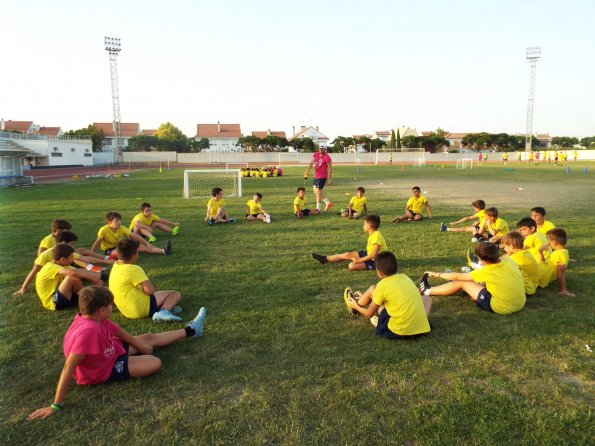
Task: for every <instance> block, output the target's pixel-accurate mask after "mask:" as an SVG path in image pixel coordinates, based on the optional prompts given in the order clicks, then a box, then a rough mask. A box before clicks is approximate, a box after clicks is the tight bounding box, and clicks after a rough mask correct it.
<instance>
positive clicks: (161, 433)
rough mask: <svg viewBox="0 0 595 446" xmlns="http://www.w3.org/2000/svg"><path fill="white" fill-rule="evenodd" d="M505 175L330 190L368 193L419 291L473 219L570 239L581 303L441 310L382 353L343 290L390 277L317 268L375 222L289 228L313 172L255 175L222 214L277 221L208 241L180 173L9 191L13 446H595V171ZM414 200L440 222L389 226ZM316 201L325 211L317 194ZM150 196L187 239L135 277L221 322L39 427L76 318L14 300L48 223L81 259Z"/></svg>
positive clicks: (345, 178) (2, 425) (4, 395)
mask: <svg viewBox="0 0 595 446" xmlns="http://www.w3.org/2000/svg"><path fill="white" fill-rule="evenodd" d="M511 167H512V169H513V170H507V171H505V170H503V169H502V167H501V166H490V167H481V168H475V169H473V170H464V171H462V170H456V169H455V168H454V167H453V166H448V167H445V168H444V169H441V168H437V167H434V166H428V167H425V168H412V167H406V168H405V170H404V171H401V168H400V166H393V167H388V166H384V167H373V166H363V167H362V169H361V172H357V170H356V168H354V167H347V166H339V167H336V169H335V181H334V184H333V186H331V187H328V188H327V189H325V190H326V191H327V192H328V194H329V195H330V197H331V198H332V199H333V201H334V202H335V203H336V208H340V207H344V206H345V204H343V203H347V201H348V199H349V197H350V196H351V195H352V194H353V193H354V192H355V189H356V187H357V186H359V185H363V186H365V187H366V190H367V193H366V195H367V196H368V200H369V203H370V205H369V208H370V211H372V212H374V213H378V214H380V215H381V216H382V218H383V224H382V226H381V228H380V229H381V231H382V233H383V234H384V236H385V238H386V240H387V243H388V246H389V249H391V250H393V252H395V254H396V255H397V258H398V259H399V264H400V269H401V271H402V272H404V273H405V274H407V275H409V276H410V277H411V278H413V279H414V280H417V278H418V277H419V275H420V274H421V273H422V272H423V271H424V270H427V269H433V270H444V269H446V268H451V269H453V270H458V269H459V268H460V267H461V266H463V265H464V252H465V251H466V249H467V248H468V247H469V246H470V243H469V238H470V237H469V235H468V234H455V233H448V234H444V233H441V232H439V231H438V225H439V223H440V221H453V220H456V219H458V218H460V217H462V216H464V215H470V214H471V213H472V209H471V207H470V206H469V203H470V202H471V201H472V200H474V199H477V198H483V199H485V200H486V201H487V203H488V206H496V207H498V208H499V209H500V212H501V215H502V216H503V218H504V219H505V220H507V221H508V222H509V223H510V224H511V226H514V223H515V222H516V221H518V220H519V219H520V218H521V217H525V216H527V215H528V214H529V209H530V208H531V207H533V206H537V205H541V206H544V207H545V208H546V209H547V211H548V218H550V219H551V220H552V221H554V222H555V223H556V224H557V225H558V226H560V227H563V228H565V229H566V230H567V232H568V233H569V238H570V241H569V245H568V248H569V251H570V254H571V257H572V258H574V259H576V260H577V261H576V262H575V263H572V264H571V266H570V268H569V271H568V272H567V283H568V288H569V289H570V290H571V291H572V292H574V293H576V298H574V299H566V298H562V297H559V296H558V293H557V284H554V285H552V286H551V287H550V288H548V289H546V290H541V291H539V295H538V296H537V297H535V298H532V299H530V300H529V301H528V302H527V306H526V308H525V309H524V310H523V311H522V312H520V313H517V314H514V315H510V316H498V315H494V314H488V313H486V312H482V311H480V310H479V309H477V308H476V307H475V306H474V305H472V304H471V303H470V302H469V301H467V300H465V299H464V298H462V297H460V296H454V297H441V298H435V299H434V306H433V311H432V314H431V316H430V320H431V322H432V324H433V325H434V327H435V329H434V331H433V332H432V334H431V335H430V336H428V337H426V338H423V339H419V340H415V341H408V342H400V341H388V340H386V339H382V338H379V337H377V336H375V335H374V333H373V327H372V326H371V325H370V324H369V322H367V321H366V320H363V319H361V318H359V319H353V318H351V317H350V316H348V315H347V312H346V310H345V306H344V304H343V300H342V291H343V289H344V287H346V286H351V287H353V288H354V289H365V288H366V287H367V286H369V285H370V284H372V283H375V282H376V281H377V278H376V275H375V273H373V272H360V273H350V272H348V271H347V268H346V266H347V265H346V264H333V265H326V266H321V265H319V264H318V263H317V262H315V261H314V260H312V259H311V258H310V253H311V252H312V251H318V252H321V253H323V254H332V253H335V252H342V251H346V250H352V249H363V248H364V247H365V243H366V235H365V234H364V233H363V231H362V222H361V221H359V222H354V221H347V220H345V219H341V218H340V217H338V216H336V215H335V213H334V211H335V208H333V212H332V213H330V214H324V215H320V216H317V217H312V218H308V219H306V220H303V221H299V220H296V219H294V218H293V216H292V214H291V202H292V201H293V198H294V196H295V188H296V187H297V186H301V185H302V184H303V177H302V175H303V170H304V169H303V168H285V169H284V172H285V173H286V176H284V177H281V178H269V179H260V178H253V179H245V180H244V183H243V187H244V191H245V194H244V195H245V196H244V198H243V199H237V198H231V199H228V200H227V208H228V209H229V211H230V213H231V214H232V215H233V216H237V217H242V216H243V215H244V211H245V209H244V203H245V202H246V201H247V199H248V198H249V197H251V195H252V194H253V193H254V192H257V191H260V192H262V193H263V195H264V199H263V205H264V207H265V209H267V210H268V211H269V212H270V213H271V214H272V216H273V223H272V224H270V225H267V224H263V223H261V222H252V223H247V222H245V221H240V222H239V223H238V224H236V225H222V226H217V227H212V228H211V227H208V226H207V225H205V224H204V223H203V222H202V218H203V215H204V209H205V208H204V206H205V204H206V199H205V200H184V199H182V198H181V193H182V171H181V170H172V171H166V172H164V173H162V174H159V173H157V172H155V171H151V172H143V173H133V174H132V176H131V177H130V178H126V179H124V178H123V179H114V180H93V181H92V180H86V181H79V182H73V183H66V184H52V185H47V186H35V187H28V188H11V189H1V190H0V211H1V215H2V219H1V221H0V250H1V253H2V258H3V259H4V262H2V266H1V270H0V277H1V279H2V280H1V281H0V283H1V285H0V296H1V299H0V339H2V342H1V343H0V377H1V378H2V383H3V389H2V392H0V408H1V409H2V410H1V415H0V441H1V442H2V444H48V443H49V444H114V443H116V444H119V443H125V444H135V445H136V444H138V445H146V444H180V443H182V442H183V443H188V444H234V445H235V444H283V445H298V444H364V443H368V444H407V445H443V444H458V445H459V444H497V445H501V444H539V445H549V444H551V445H559V444H568V445H580V444H588V443H591V442H592V439H593V438H594V437H595V435H594V434H595V432H594V429H593V420H592V409H593V402H594V401H593V356H592V353H589V352H588V351H587V349H586V347H585V344H588V345H591V346H593V344H594V336H593V326H594V324H593V310H592V305H593V291H592V290H593V287H594V285H595V281H594V280H593V275H594V273H595V254H594V253H593V245H594V244H595V243H594V242H595V236H594V235H593V228H594V227H595V211H594V210H593V206H592V203H593V201H594V200H595V188H594V187H593V185H594V182H593V176H592V175H593V174H591V173H590V174H587V175H585V174H583V173H582V168H583V164H581V165H580V167H576V168H575V167H574V165H573V164H572V163H571V167H572V170H571V172H570V173H568V174H567V173H566V172H565V170H564V169H560V168H555V167H553V166H543V165H542V166H522V167H519V166H517V165H512V166H511ZM589 169H590V170H591V171H593V170H595V165H593V164H591V165H589ZM356 178H357V179H356ZM413 185H419V186H420V187H421V188H422V191H427V194H426V196H427V197H428V199H429V201H430V204H431V206H432V210H433V212H434V220H432V221H429V220H425V221H423V222H421V223H402V224H399V225H394V224H392V223H390V220H391V219H392V217H394V216H396V215H397V214H401V213H402V211H403V208H404V205H405V201H406V199H407V198H408V197H409V196H410V188H411V186H413ZM518 187H522V188H523V190H522V191H519V190H517V188H518ZM346 194H347V195H346ZM307 196H308V200H309V204H310V205H313V204H314V203H313V195H312V192H311V189H310V188H308V189H307ZM141 199H142V200H143V201H144V200H147V201H149V202H150V203H151V204H152V205H153V209H154V212H155V213H156V214H157V215H162V216H164V217H166V218H170V219H172V220H178V221H181V222H182V224H183V226H182V229H181V231H180V234H179V235H178V236H177V237H176V238H175V239H174V254H173V256H171V257H168V258H164V257H160V256H148V255H142V256H141V259H140V262H139V263H140V264H141V265H142V266H143V268H144V269H145V270H146V271H147V273H148V275H149V277H150V278H151V280H152V282H153V283H154V284H155V285H156V287H157V288H158V289H172V288H173V289H177V290H179V291H181V293H182V296H183V299H182V302H181V305H182V306H183V307H184V313H183V317H184V319H185V320H188V319H190V318H192V317H193V316H194V314H195V312H196V311H197V310H198V308H199V307H200V306H202V305H204V306H206V307H207V308H208V316H207V324H206V330H205V336H204V338H203V339H201V340H198V341H190V340H188V341H184V342H180V343H178V344H176V345H173V346H170V347H168V348H165V349H162V350H159V351H158V352H157V356H159V357H160V358H161V359H162V361H163V369H162V370H161V372H159V373H158V374H156V375H155V376H152V377H150V378H145V379H142V380H131V381H128V382H125V383H120V384H108V385H99V386H92V387H77V386H74V385H72V386H71V388H70V391H69V393H68V395H67V397H66V401H65V403H66V408H65V410H64V411H63V412H62V413H61V414H59V415H58V416H55V417H53V418H51V419H50V420H45V421H40V420H37V421H35V422H27V421H26V420H25V417H26V415H27V414H28V413H29V412H31V411H32V410H34V409H36V408H38V407H41V406H42V405H47V404H49V403H50V402H51V400H52V397H53V394H54V391H55V385H56V382H57V380H58V377H59V373H60V370H61V367H62V365H63V354H62V347H61V345H62V338H63V334H64V332H65V331H66V329H67V328H68V326H69V324H70V322H71V320H72V317H73V315H74V312H73V311H64V312H57V313H54V312H49V311H46V310H44V309H42V307H41V305H40V303H39V300H38V298H37V297H36V295H35V292H34V287H31V289H30V291H29V292H28V293H27V294H26V295H25V296H23V297H20V298H14V297H12V296H11V293H12V292H13V291H15V290H17V289H18V288H19V286H20V283H21V282H22V280H23V279H24V277H25V276H26V274H27V272H28V271H29V270H30V268H31V265H32V262H33V258H34V253H35V251H36V248H37V244H38V242H39V240H40V239H41V238H42V237H43V236H45V235H47V234H48V233H49V226H50V222H51V220H53V219H54V218H67V219H68V220H69V221H71V222H72V223H73V230H74V231H75V232H76V233H77V234H78V236H79V246H90V245H91V243H92V242H93V240H94V238H95V234H96V232H97V229H98V228H99V227H100V226H101V225H102V224H103V216H104V215H105V213H106V212H107V211H108V210H118V211H119V212H121V213H122V214H123V216H124V220H125V223H127V222H128V221H129V220H130V218H131V217H132V216H133V215H134V214H135V213H136V212H137V208H138V206H139V204H140V203H141ZM240 220H241V219H240ZM158 237H159V234H158ZM164 241H165V238H164V237H163V236H162V237H161V238H160V240H159V241H158V242H157V245H158V246H163V243H164ZM113 319H114V320H115V321H116V322H117V323H118V324H121V325H122V326H124V327H125V328H127V329H128V330H129V331H130V332H131V333H133V334H140V333H143V332H147V331H153V332H157V331H164V330H166V329H172V328H180V327H182V326H183V324H182V323H180V324H169V325H164V324H161V325H156V324H154V323H152V322H151V321H149V320H135V321H132V320H126V319H124V318H123V317H121V315H120V314H119V313H118V312H117V311H114V314H113ZM589 438H591V440H589Z"/></svg>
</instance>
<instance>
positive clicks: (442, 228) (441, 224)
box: [440, 223, 448, 232]
mask: <svg viewBox="0 0 595 446" xmlns="http://www.w3.org/2000/svg"><path fill="white" fill-rule="evenodd" d="M447 229H448V228H447V226H446V225H445V224H444V223H440V230H441V231H442V232H446V230H447Z"/></svg>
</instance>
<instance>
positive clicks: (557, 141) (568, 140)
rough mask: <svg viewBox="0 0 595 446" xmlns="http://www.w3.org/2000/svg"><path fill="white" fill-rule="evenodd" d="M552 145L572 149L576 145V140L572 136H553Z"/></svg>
mask: <svg viewBox="0 0 595 446" xmlns="http://www.w3.org/2000/svg"><path fill="white" fill-rule="evenodd" d="M552 144H553V145H554V146H558V147H564V148H567V147H572V146H574V145H575V144H578V138H575V137H574V136H554V137H553V138H552Z"/></svg>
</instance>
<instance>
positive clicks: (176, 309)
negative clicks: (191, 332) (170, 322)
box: [171, 305, 182, 315]
mask: <svg viewBox="0 0 595 446" xmlns="http://www.w3.org/2000/svg"><path fill="white" fill-rule="evenodd" d="M181 312H182V307H178V306H177V305H176V306H175V307H173V308H172V309H171V314H175V315H178V314H180V313H181Z"/></svg>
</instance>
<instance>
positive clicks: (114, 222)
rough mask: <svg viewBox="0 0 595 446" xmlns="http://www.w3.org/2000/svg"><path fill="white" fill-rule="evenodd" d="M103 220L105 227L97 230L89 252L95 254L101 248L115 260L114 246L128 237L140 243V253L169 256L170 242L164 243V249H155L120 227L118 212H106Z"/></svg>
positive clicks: (142, 239)
mask: <svg viewBox="0 0 595 446" xmlns="http://www.w3.org/2000/svg"><path fill="white" fill-rule="evenodd" d="M105 219H106V220H107V225H105V226H102V227H101V228H99V231H98V232H97V240H95V242H94V243H93V246H92V247H91V251H94V252H95V251H97V248H99V247H101V250H102V251H103V252H104V254H105V255H109V256H110V257H109V258H111V259H113V258H115V255H113V251H114V249H115V248H116V244H117V243H118V242H119V241H120V240H124V239H125V238H128V237H130V238H132V239H134V240H136V241H137V242H139V243H140V246H139V249H138V250H139V251H141V252H147V253H149V254H163V255H166V256H167V255H169V254H171V252H172V247H171V245H172V243H171V240H168V241H167V242H166V243H165V248H164V249H161V248H157V247H156V246H153V245H151V244H150V243H149V242H147V241H146V240H145V239H144V238H142V237H141V236H140V235H138V234H135V233H134V232H132V231H130V229H128V228H126V227H125V226H122V216H121V215H120V214H119V213H118V212H108V213H107V215H106V216H105Z"/></svg>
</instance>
